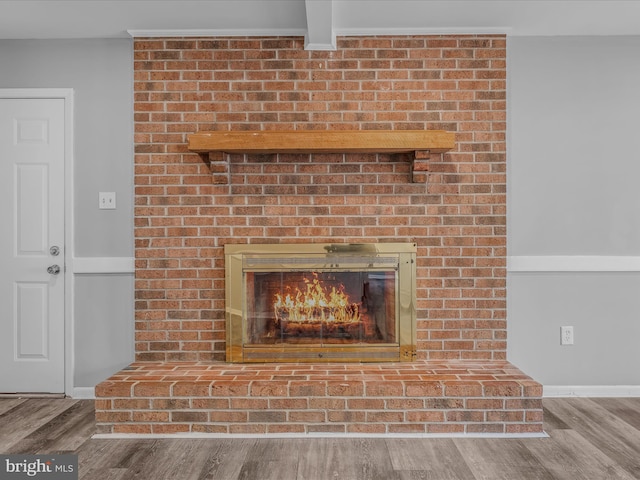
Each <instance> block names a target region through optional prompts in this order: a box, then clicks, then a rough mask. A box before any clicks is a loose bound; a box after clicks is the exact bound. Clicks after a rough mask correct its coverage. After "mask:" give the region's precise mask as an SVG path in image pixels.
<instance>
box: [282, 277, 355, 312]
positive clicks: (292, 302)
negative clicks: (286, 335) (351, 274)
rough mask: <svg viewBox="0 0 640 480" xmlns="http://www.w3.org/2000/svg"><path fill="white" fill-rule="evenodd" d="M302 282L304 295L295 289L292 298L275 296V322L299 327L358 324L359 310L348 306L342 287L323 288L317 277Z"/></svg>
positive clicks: (353, 306)
mask: <svg viewBox="0 0 640 480" xmlns="http://www.w3.org/2000/svg"><path fill="white" fill-rule="evenodd" d="M314 275H315V278H313V280H309V279H307V278H305V279H304V282H305V284H306V289H305V291H304V292H303V291H301V290H300V289H299V288H296V290H295V293H294V294H290V293H288V294H286V295H284V296H283V295H282V294H280V293H277V294H276V296H275V302H274V303H273V309H274V312H275V315H276V318H277V319H278V320H286V321H289V322H300V323H303V322H304V323H354V322H358V321H359V320H360V306H359V304H357V303H351V302H350V300H349V296H348V295H347V294H346V293H345V292H344V290H343V286H341V287H340V289H336V287H335V286H332V287H331V288H330V289H329V288H326V287H325V286H324V285H323V284H322V282H320V280H318V278H317V275H316V274H314Z"/></svg>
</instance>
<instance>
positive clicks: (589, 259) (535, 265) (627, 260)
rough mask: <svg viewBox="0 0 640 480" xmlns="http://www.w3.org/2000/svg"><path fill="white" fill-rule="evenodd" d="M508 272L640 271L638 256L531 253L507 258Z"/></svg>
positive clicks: (639, 258) (639, 257)
mask: <svg viewBox="0 0 640 480" xmlns="http://www.w3.org/2000/svg"><path fill="white" fill-rule="evenodd" d="M507 271H508V272H640V256H610V255H606V256H599V255H550V256H544V255H532V256H510V257H508V258H507Z"/></svg>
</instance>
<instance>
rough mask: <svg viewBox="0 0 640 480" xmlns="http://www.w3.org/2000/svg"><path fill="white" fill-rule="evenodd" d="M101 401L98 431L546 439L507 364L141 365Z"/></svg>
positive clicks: (521, 379) (538, 410)
mask: <svg viewBox="0 0 640 480" xmlns="http://www.w3.org/2000/svg"><path fill="white" fill-rule="evenodd" d="M96 393H97V396H98V397H99V400H98V401H97V403H96V418H97V422H98V433H136V434H152V433H155V434H167V433H186V432H198V433H218V434H293V433H295V434H314V433H336V434H338V433H339V434H347V433H350V434H389V433H396V434H400V433H411V434H420V433H424V434H435V433H467V434H468V433H503V434H514V433H540V432H542V400H541V395H542V387H541V386H540V384H538V383H537V382H535V381H533V380H532V379H531V378H529V377H528V376H526V375H524V374H523V373H522V372H520V371H519V370H518V369H517V368H515V367H514V366H513V365H511V364H509V363H508V362H462V361H449V362H443V363H436V362H424V361H422V362H415V363H386V364H261V365H255V364H253V365H247V364H244V365H238V364H221V363H217V364H212V363H199V362H176V363H165V362H157V363H154V362H149V363H146V362H141V363H134V364H133V365H131V367H130V368H128V369H126V370H123V371H121V372H119V373H118V374H116V375H114V376H113V377H111V378H110V379H109V380H107V381H106V382H103V383H102V384H100V385H99V387H98V389H97V391H96Z"/></svg>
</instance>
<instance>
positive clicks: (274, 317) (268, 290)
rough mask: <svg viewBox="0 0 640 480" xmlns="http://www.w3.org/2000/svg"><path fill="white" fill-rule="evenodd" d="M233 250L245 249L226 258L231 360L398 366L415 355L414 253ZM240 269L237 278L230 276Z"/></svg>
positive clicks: (358, 248)
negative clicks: (356, 362) (361, 362)
mask: <svg viewBox="0 0 640 480" xmlns="http://www.w3.org/2000/svg"><path fill="white" fill-rule="evenodd" d="M383 245H386V249H389V248H390V247H389V245H397V244H383ZM402 245H404V244H402ZM228 247H230V248H228V250H237V249H238V248H240V249H242V250H244V252H243V253H240V254H238V253H237V252H236V253H230V252H227V320H228V325H227V342H228V344H227V355H228V359H229V360H230V361H243V362H251V361H253V362H260V361H337V360H340V361H385V360H387V361H397V360H401V358H400V357H401V351H402V352H403V353H407V352H408V354H409V356H411V350H410V348H411V346H412V345H413V343H414V342H413V336H414V330H415V326H414V323H415V322H414V319H415V313H414V312H415V309H414V296H415V293H414V290H415V288H414V279H413V278H412V276H411V272H414V271H415V260H414V258H413V257H414V256H415V255H413V256H412V254H411V253H410V252H409V253H407V252H390V251H384V250H385V248H383V249H382V250H383V251H378V250H379V248H375V247H379V246H378V245H375V246H368V245H367V246H362V245H346V246H345V245H343V246H332V245H329V246H320V247H318V246H315V247H313V246H305V247H302V249H303V250H305V251H302V252H301V251H300V248H301V247H299V246H296V245H251V246H249V245H243V246H238V245H236V246H228ZM249 247H251V248H249ZM265 247H267V248H266V251H259V252H256V251H255V250H256V249H258V250H263V249H265ZM318 248H321V250H320V251H318ZM249 250H251V251H249ZM273 250H276V251H275V252H274V251H273ZM309 250H310V251H309ZM396 250H397V248H396ZM233 264H236V265H235V267H236V271H235V272H232V271H230V270H229V268H230V267H232V266H233ZM230 290H231V291H230ZM234 292H235V293H234ZM234 305H235V306H237V307H239V308H233V306H234ZM230 307H231V308H230ZM234 319H235V320H236V324H235V325H234V324H233V320H234ZM403 319H404V321H403ZM229 320H230V321H231V323H229ZM407 339H409V341H408V343H407ZM401 344H402V345H401ZM401 346H402V348H401ZM405 356H406V355H405ZM405 360H406V358H405Z"/></svg>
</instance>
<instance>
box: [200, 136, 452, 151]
mask: <svg viewBox="0 0 640 480" xmlns="http://www.w3.org/2000/svg"><path fill="white" fill-rule="evenodd" d="M454 140H455V135H454V134H453V133H451V132H445V131H443V130H294V131H291V130H286V131H278V130H268V131H250V132H227V131H224V132H204V133H194V134H191V135H189V150H191V151H192V152H198V153H204V152H225V153H332V152H333V153H402V152H412V151H416V150H429V151H430V152H431V153H443V152H446V151H449V150H451V149H452V148H453V147H454Z"/></svg>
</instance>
